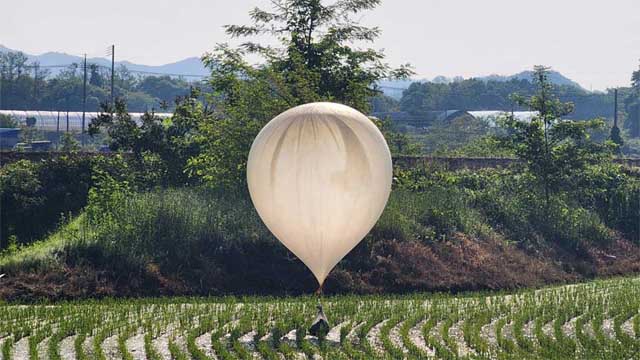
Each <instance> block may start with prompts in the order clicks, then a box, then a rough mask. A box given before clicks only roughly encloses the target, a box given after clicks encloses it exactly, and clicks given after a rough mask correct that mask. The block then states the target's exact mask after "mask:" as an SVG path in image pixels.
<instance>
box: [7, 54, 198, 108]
mask: <svg viewBox="0 0 640 360" xmlns="http://www.w3.org/2000/svg"><path fill="white" fill-rule="evenodd" d="M87 68H88V69H87V105H86V110H87V111H98V108H99V105H100V103H102V102H104V101H107V100H109V98H110V96H111V93H110V81H111V69H105V68H103V67H100V66H98V65H96V64H88V65H87ZM114 76H115V82H114V92H115V94H114V95H115V96H117V97H122V98H125V99H126V100H127V103H128V104H129V108H130V109H131V110H132V111H136V112H142V111H146V110H150V109H154V108H155V109H162V108H165V107H167V108H171V109H173V108H174V106H173V101H174V99H175V98H176V97H177V96H185V95H187V94H188V93H189V89H190V87H191V86H192V84H191V83H188V82H187V81H185V80H184V79H179V78H172V77H169V76H137V75H135V74H134V73H132V72H130V71H129V70H128V69H127V68H126V67H125V66H120V67H119V68H117V69H116V73H115V75H114ZM0 77H1V78H0V85H1V86H0V100H1V103H0V109H11V110H61V111H82V100H83V98H82V94H83V93H82V90H83V68H82V64H72V65H70V66H69V67H68V68H65V69H64V70H62V71H60V72H59V73H58V74H57V75H55V76H52V75H51V74H50V72H49V70H48V69H47V68H43V67H40V65H39V64H37V63H29V62H28V59H27V57H26V56H25V55H24V54H23V53H21V52H4V53H1V54H0Z"/></svg>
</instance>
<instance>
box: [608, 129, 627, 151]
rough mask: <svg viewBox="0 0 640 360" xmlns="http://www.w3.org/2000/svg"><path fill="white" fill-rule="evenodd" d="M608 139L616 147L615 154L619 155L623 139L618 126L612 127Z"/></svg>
mask: <svg viewBox="0 0 640 360" xmlns="http://www.w3.org/2000/svg"><path fill="white" fill-rule="evenodd" d="M609 139H611V141H612V142H613V143H614V144H616V145H617V147H618V148H617V150H616V151H617V152H618V153H620V149H621V147H622V146H623V145H624V139H622V134H621V133H620V128H619V127H618V125H613V126H612V127H611V134H610V135H609Z"/></svg>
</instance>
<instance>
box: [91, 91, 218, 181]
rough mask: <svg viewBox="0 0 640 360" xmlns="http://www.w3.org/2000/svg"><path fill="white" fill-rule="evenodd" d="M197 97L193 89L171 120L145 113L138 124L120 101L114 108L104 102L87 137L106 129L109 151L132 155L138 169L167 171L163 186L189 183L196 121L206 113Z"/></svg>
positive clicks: (195, 149) (179, 104) (194, 150)
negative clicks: (142, 167)
mask: <svg viewBox="0 0 640 360" xmlns="http://www.w3.org/2000/svg"><path fill="white" fill-rule="evenodd" d="M198 96H199V92H198V91H197V90H195V89H192V91H191V93H190V95H189V96H185V97H183V98H179V99H178V100H177V101H176V104H177V106H176V111H175V113H174V115H173V116H172V117H171V118H170V119H162V118H160V117H158V116H157V115H155V114H154V113H153V112H145V113H144V114H143V116H142V117H141V118H140V123H139V124H137V123H136V122H135V121H134V120H133V119H132V118H131V116H130V115H129V113H128V112H127V104H126V102H125V101H124V100H123V99H122V98H117V99H116V101H115V104H114V106H111V104H110V103H109V102H105V103H103V104H102V112H101V113H100V114H99V115H98V117H97V118H95V119H91V123H90V124H89V134H90V135H91V136H95V135H97V134H98V133H100V131H101V130H106V132H107V135H108V138H109V139H110V140H109V148H110V149H111V150H113V151H130V152H132V153H133V154H134V156H135V159H136V160H137V161H138V163H139V165H140V166H147V165H149V163H150V161H151V162H154V163H155V164H156V165H157V166H156V165H154V167H155V168H162V172H163V173H165V172H166V176H164V177H163V179H162V180H163V182H162V183H163V184H164V185H183V184H185V183H186V182H188V181H189V179H188V176H187V174H186V173H185V167H186V165H187V161H188V159H189V158H191V157H193V156H195V155H196V154H197V153H199V147H198V145H197V144H196V143H195V141H194V135H195V134H194V133H195V127H196V119H203V118H205V117H206V116H207V115H206V114H207V112H208V110H206V109H205V108H204V106H203V105H202V104H201V103H200V102H199V101H197V99H198ZM157 158H159V159H160V162H161V164H158V161H156V160H157Z"/></svg>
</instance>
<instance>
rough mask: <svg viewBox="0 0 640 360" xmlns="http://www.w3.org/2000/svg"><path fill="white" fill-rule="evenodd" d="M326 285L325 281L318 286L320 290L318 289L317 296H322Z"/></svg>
mask: <svg viewBox="0 0 640 360" xmlns="http://www.w3.org/2000/svg"><path fill="white" fill-rule="evenodd" d="M323 286H324V282H323V283H322V284H320V286H319V287H318V290H316V295H317V296H322V288H323Z"/></svg>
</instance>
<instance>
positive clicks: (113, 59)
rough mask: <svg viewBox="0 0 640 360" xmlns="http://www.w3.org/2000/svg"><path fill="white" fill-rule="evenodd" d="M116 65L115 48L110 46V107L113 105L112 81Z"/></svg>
mask: <svg viewBox="0 0 640 360" xmlns="http://www.w3.org/2000/svg"><path fill="white" fill-rule="evenodd" d="M115 64H116V46H115V45H111V107H113V106H114V104H115V98H114V97H113V81H114V79H115V72H114V70H115V66H116V65H115Z"/></svg>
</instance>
